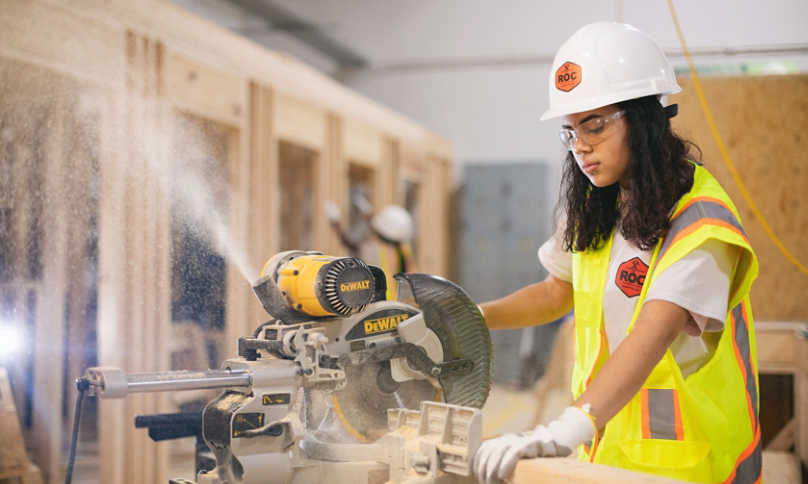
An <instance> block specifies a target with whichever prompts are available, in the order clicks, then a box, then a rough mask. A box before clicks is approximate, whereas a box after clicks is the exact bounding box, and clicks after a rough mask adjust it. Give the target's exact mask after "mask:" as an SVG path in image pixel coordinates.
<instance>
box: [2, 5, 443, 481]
mask: <svg viewBox="0 0 808 484" xmlns="http://www.w3.org/2000/svg"><path fill="white" fill-rule="evenodd" d="M0 96H1V99H2V102H0V182H1V186H2V192H0V242H2V244H3V246H2V250H0V308H1V309H2V311H3V313H2V315H3V316H4V317H3V321H2V324H3V325H4V326H5V325H10V326H14V327H15V328H19V329H20V330H21V331H23V333H24V335H25V338H26V349H27V350H28V352H29V353H28V354H26V356H25V358H21V359H20V363H18V364H15V365H12V366H13V367H12V368H10V371H11V373H12V375H13V378H14V381H15V382H16V384H15V386H16V387H19V389H18V388H15V395H16V398H18V400H17V407H18V408H20V409H22V412H21V413H20V417H21V419H22V424H23V428H24V430H25V433H26V437H27V440H28V442H27V443H28V446H29V450H30V451H31V455H32V459H33V460H34V462H35V463H36V464H37V465H39V466H40V467H41V468H42V470H43V473H44V474H45V477H46V481H47V482H48V483H56V482H61V481H62V480H63V472H64V455H63V442H64V438H65V436H66V435H67V434H68V433H69V428H70V425H71V418H72V411H73V402H74V398H75V390H74V388H75V386H74V385H73V380H74V379H75V378H76V377H78V376H80V375H81V373H83V371H84V368H85V367H86V366H87V365H89V364H95V363H97V364H99V365H104V366H118V367H121V368H123V369H125V370H126V371H128V372H151V371H161V370H167V369H170V365H171V364H172V358H171V354H170V351H172V348H174V349H176V350H177V351H178V352H183V351H185V352H186V353H189V354H190V353H194V354H198V352H193V351H186V350H188V348H183V347H182V344H181V343H183V342H182V341H176V338H175V339H174V340H172V334H183V332H182V331H175V329H176V327H177V326H180V325H184V326H183V327H187V324H188V323H189V321H188V320H189V319H192V320H193V319H199V321H194V322H192V323H191V324H197V325H199V326H200V327H202V328H203V329H204V330H208V331H207V333H206V336H205V338H206V339H207V340H208V341H213V342H214V343H215V344H218V352H216V354H218V355H219V358H216V359H217V360H218V361H217V362H215V364H218V363H220V362H221V359H222V358H223V357H232V356H234V355H235V348H236V340H237V338H238V337H239V336H243V335H246V334H249V333H252V331H253V329H254V328H255V326H257V325H258V324H259V323H261V322H262V321H263V320H264V319H266V318H267V315H266V313H265V312H264V311H263V309H261V307H260V304H258V302H257V300H256V299H255V297H254V296H253V295H252V292H251V290H250V283H251V282H252V281H253V280H255V279H256V278H257V273H258V271H259V270H260V268H261V267H262V265H263V263H264V262H265V261H266V260H267V259H268V258H269V257H271V256H272V255H274V254H275V253H276V252H278V251H280V250H282V249H290V248H302V249H314V250H320V251H323V252H326V253H331V254H335V255H343V254H345V253H346V252H347V251H346V249H345V248H344V247H342V245H341V244H340V240H339V237H338V236H337V235H336V234H335V233H334V231H333V230H331V227H330V226H329V223H328V220H327V219H326V217H325V213H324V212H325V210H324V203H325V202H326V201H328V200H333V201H334V202H336V203H337V204H338V205H339V206H340V207H341V208H342V213H343V214H346V215H347V214H348V213H349V188H350V187H349V186H350V183H349V173H350V169H351V168H350V167H351V166H352V165H355V166H361V167H363V168H364V169H366V171H367V172H368V173H369V176H368V177H367V179H368V180H371V182H372V184H373V186H372V187H371V188H372V193H373V200H372V202H373V204H374V208H375V209H376V210H378V209H380V208H381V206H382V205H384V204H388V203H398V204H402V205H404V204H407V205H408V206H410V207H414V208H415V209H416V210H417V211H418V213H419V214H420V216H419V217H417V223H418V229H417V233H418V235H419V240H418V250H419V252H418V253H417V256H418V258H419V268H420V269H421V270H423V271H425V272H431V273H435V274H439V275H444V276H446V275H447V270H448V265H447V257H446V256H447V254H448V251H449V247H448V237H447V234H448V230H449V224H448V223H447V221H448V217H449V214H448V200H449V197H450V192H451V190H452V183H451V177H450V174H451V164H452V161H451V160H452V150H451V146H449V144H448V143H447V142H446V141H445V140H443V139H441V138H439V137H437V136H435V135H433V134H432V133H430V132H428V131H426V130H425V129H423V128H422V127H420V126H418V125H417V124H415V123H413V122H411V121H409V120H407V119H405V118H403V117H401V116H399V115H398V114H396V113H394V112H392V111H390V110H389V109H387V108H384V107H382V106H380V105H378V104H376V103H374V102H372V101H369V100H367V99H365V98H363V97H361V96H359V95H357V94H355V93H353V92H351V91H349V90H348V89H346V88H344V87H343V86H341V85H339V84H337V83H336V82H335V81H333V80H331V79H329V78H326V77H324V76H322V75H321V74H319V73H317V72H316V71H314V70H312V69H310V68H308V67H306V66H304V65H302V64H300V63H298V62H297V61H294V60H293V59H290V58H287V57H284V56H282V55H279V54H276V53H273V52H270V51H267V50H265V49H263V48H261V47H259V46H257V45H255V44H252V43H250V42H248V41H246V40H244V39H242V38H239V37H238V36H236V35H234V34H232V33H230V32H227V31H225V30H223V29H221V28H219V27H217V26H214V25H212V24H210V23H207V22H205V21H202V20H200V19H197V18H195V17H194V16H192V15H190V14H188V13H187V12H184V11H182V10H180V9H178V8H176V7H173V6H171V5H167V4H164V3H162V2H159V1H156V0H149V1H143V2H131V1H128V0H112V1H109V0H105V1H102V0H86V1H79V2H74V1H67V0H64V1H62V0H56V1H50V0H47V1H46V0H9V1H6V2H3V7H2V9H0ZM405 182H411V183H417V184H418V187H419V189H418V190H415V191H413V190H407V189H405V185H406V183H405ZM32 187H33V188H32ZM34 188H36V190H34ZM412 193H417V194H418V197H417V199H413V197H412ZM408 194H410V196H409V197H408ZM346 222H347V220H346ZM178 238H180V239H182V240H179V241H178V240H177V239H178ZM7 239H8V240H7ZM289 244H296V245H297V244H300V245H305V246H306V247H286V246H285V245H289ZM203 246H204V247H203ZM12 249H13V251H12ZM203 249H204V250H203ZM195 251H198V252H200V253H203V252H204V256H205V257H206V258H207V259H209V260H208V262H206V263H205V264H208V265H206V266H205V267H200V268H199V269H200V270H199V271H198V272H192V271H191V272H188V273H186V274H182V270H183V269H182V268H181V267H177V264H185V262H183V261H185V260H186V259H187V256H188V253H189V252H190V253H191V254H192V253H193V252H195ZM214 252H215V253H218V254H219V256H221V257H224V259H225V260H226V266H225V267H224V270H221V267H220V264H221V259H219V260H218V261H217V260H213V259H215V257H209V256H210V255H211V254H212V253H214ZM369 262H373V261H369ZM214 269H215V270H214ZM212 274H214V275H212ZM185 276H187V277H185ZM194 278H196V279H204V278H208V279H211V278H214V279H215V278H219V280H218V284H219V289H220V290H223V291H225V294H224V295H223V296H222V295H221V294H219V295H218V296H217V297H219V298H220V299H221V300H223V301H224V308H221V307H219V308H205V310H204V311H189V310H187V307H184V306H183V301H193V300H194V297H197V298H198V296H199V294H196V293H194V294H189V293H182V291H180V290H179V289H178V288H177V287H175V286H177V284H181V285H182V284H185V283H186V282H187V280H186V279H194ZM178 281H179V282H178ZM183 281H185V282H183ZM207 299H208V300H210V299H212V298H211V297H208V298H207ZM220 310H221V311H223V313H224V315H223V317H222V314H221V312H220ZM6 316H7V317H6ZM211 319H216V320H217V321H221V320H223V321H224V327H223V328H222V327H221V324H219V323H211V322H210V321H207V320H211ZM206 321H207V322H206ZM175 323H176V324H175ZM206 324H207V325H208V326H206ZM34 342H36V343H38V344H37V345H35V344H34ZM96 353H97V358H96ZM209 356H210V355H209ZM197 360H198V358H197ZM21 392H22V393H21ZM175 407H176V402H175V401H173V400H172V399H171V398H169V397H168V396H166V395H135V396H132V397H130V398H127V399H126V400H125V401H102V402H100V403H99V404H98V410H97V413H96V412H95V410H93V408H92V406H91V407H89V409H85V412H86V413H85V417H86V418H87V420H85V421H86V422H87V423H89V424H91V425H92V424H93V423H94V422H97V423H98V433H97V438H98V441H97V444H98V445H97V448H98V452H97V456H96V457H95V458H96V462H97V463H98V466H99V472H98V476H99V480H100V482H109V483H129V482H131V483H138V484H140V483H150V482H154V483H163V482H166V480H167V477H168V475H167V473H168V468H169V465H170V462H169V461H170V452H169V451H168V447H167V444H165V443H162V444H155V443H154V442H152V441H151V440H150V439H149V438H148V437H147V435H146V431H144V430H137V429H135V428H134V426H133V424H132V417H133V416H134V415H135V414H149V413H162V412H168V411H174V410H175ZM82 436H83V437H82V438H83V439H92V438H93V437H94V434H92V433H91V434H87V433H86V432H85V433H83V434H82ZM85 467H86V466H85ZM188 477H190V476H188Z"/></svg>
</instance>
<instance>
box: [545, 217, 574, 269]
mask: <svg viewBox="0 0 808 484" xmlns="http://www.w3.org/2000/svg"><path fill="white" fill-rule="evenodd" d="M563 230H564V229H563V225H562V224H559V228H558V230H556V233H555V234H553V236H552V237H550V238H549V239H547V241H546V242H545V243H544V244H542V246H541V247H539V261H540V262H541V265H543V266H544V268H545V269H547V272H549V273H550V274H552V275H553V276H554V277H556V278H558V279H561V280H562V281H565V282H572V252H569V251H566V250H564V248H563V246H562V245H561V241H562V240H564V237H563V233H564V232H563Z"/></svg>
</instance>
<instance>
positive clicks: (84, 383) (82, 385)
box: [65, 377, 90, 484]
mask: <svg viewBox="0 0 808 484" xmlns="http://www.w3.org/2000/svg"><path fill="white" fill-rule="evenodd" d="M76 388H77V389H78V391H79V393H78V395H76V414H75V415H74V416H73V435H72V436H71V437H70V457H68V460H67V473H66V474H65V484H70V481H71V480H72V479H73V464H75V462H76V446H77V445H78V443H79V419H80V418H81V403H82V402H83V401H84V392H86V391H87V389H88V388H90V382H89V381H88V380H87V379H86V378H84V377H82V378H79V379H78V380H76Z"/></svg>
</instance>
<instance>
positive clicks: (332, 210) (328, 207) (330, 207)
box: [325, 200, 340, 224]
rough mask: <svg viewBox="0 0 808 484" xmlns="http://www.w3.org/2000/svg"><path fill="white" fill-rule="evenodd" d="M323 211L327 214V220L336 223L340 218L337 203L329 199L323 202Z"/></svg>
mask: <svg viewBox="0 0 808 484" xmlns="http://www.w3.org/2000/svg"><path fill="white" fill-rule="evenodd" d="M325 213H326V215H327V216H328V221H329V222H331V223H332V224H338V223H339V219H340V210H339V205H337V204H336V203H334V202H333V201H331V200H329V201H327V202H325Z"/></svg>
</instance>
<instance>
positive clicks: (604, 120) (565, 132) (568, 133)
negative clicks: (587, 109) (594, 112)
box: [558, 111, 626, 152]
mask: <svg viewBox="0 0 808 484" xmlns="http://www.w3.org/2000/svg"><path fill="white" fill-rule="evenodd" d="M624 114H626V112H625V111H617V112H616V113H614V114H612V115H610V116H603V117H600V118H592V119H590V120H589V121H586V122H584V123H581V124H579V125H578V127H576V128H563V129H562V130H561V131H559V132H558V136H559V137H560V138H561V142H562V143H564V146H565V147H566V148H567V149H568V150H570V151H573V152H574V151H575V145H576V144H578V138H580V139H581V141H583V142H584V143H586V144H588V145H589V146H594V145H596V144H598V143H600V142H602V141H603V140H605V139H606V138H608V137H609V136H611V135H612V133H614V132H615V131H616V130H617V128H618V124H617V123H616V121H617V120H618V119H620V118H621V117H622V116H623V115H624Z"/></svg>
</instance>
